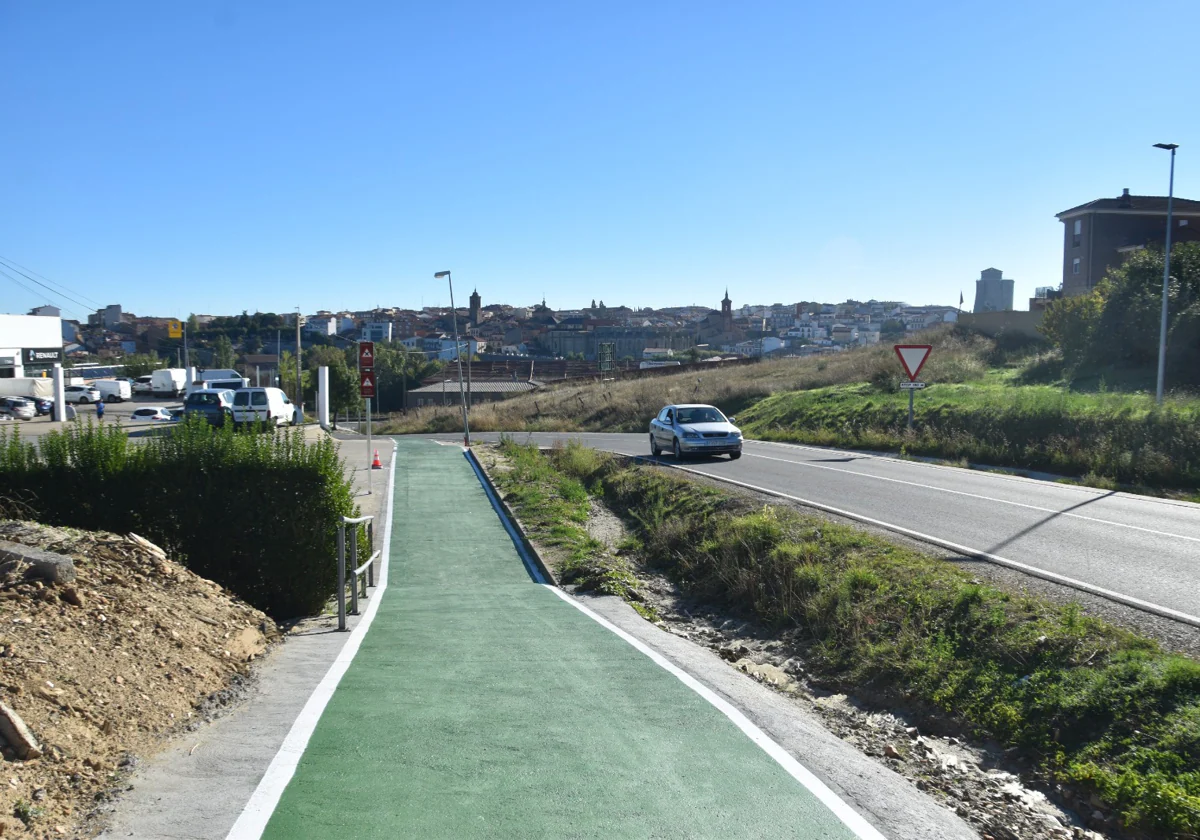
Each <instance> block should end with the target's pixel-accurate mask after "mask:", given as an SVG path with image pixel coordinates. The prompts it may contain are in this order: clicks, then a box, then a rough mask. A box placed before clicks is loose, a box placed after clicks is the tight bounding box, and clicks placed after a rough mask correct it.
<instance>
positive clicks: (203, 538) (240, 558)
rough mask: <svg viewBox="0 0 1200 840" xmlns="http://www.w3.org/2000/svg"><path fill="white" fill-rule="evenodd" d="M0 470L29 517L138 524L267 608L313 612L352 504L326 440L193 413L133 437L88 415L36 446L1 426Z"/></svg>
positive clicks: (110, 525)
mask: <svg viewBox="0 0 1200 840" xmlns="http://www.w3.org/2000/svg"><path fill="white" fill-rule="evenodd" d="M0 481H2V482H3V485H4V487H5V488H6V492H7V494H8V496H9V498H10V500H11V501H12V502H13V503H15V504H17V505H19V506H21V509H23V510H27V511H28V512H29V515H30V516H31V518H33V519H36V520H37V521H40V522H44V523H47V524H50V525H67V526H72V527H76V528H87V529H93V530H106V531H116V532H122V533H125V532H130V531H133V532H136V533H138V534H141V535H142V536H144V537H146V538H148V539H150V540H153V541H154V542H156V543H158V544H159V545H161V546H162V547H163V548H164V549H165V550H167V551H168V552H169V553H171V554H173V555H174V556H175V557H176V558H177V559H179V560H180V561H181V562H183V563H184V564H185V565H186V566H187V567H188V568H189V569H191V570H192V571H194V572H196V573H197V574H199V575H202V576H203V577H206V578H209V579H210V580H213V581H215V582H216V583H218V584H220V585H221V586H223V587H225V588H227V589H229V590H230V591H232V592H233V593H235V594H236V595H238V596H239V597H240V598H242V599H244V600H245V601H247V602H248V603H250V604H252V605H253V606H255V607H257V608H259V609H261V610H263V611H264V612H267V613H269V614H270V615H272V616H274V617H276V618H287V617H292V616H297V615H308V614H312V613H315V612H318V611H319V610H320V609H321V607H322V606H323V605H324V603H325V602H326V600H327V599H328V598H329V596H330V595H331V594H332V593H333V591H334V589H335V587H336V575H337V570H336V563H335V558H336V556H337V526H338V523H339V521H340V517H341V516H350V515H353V513H354V510H355V506H354V499H353V493H352V491H351V488H350V482H349V480H348V479H347V478H346V477H345V473H344V470H343V466H342V463H341V461H340V460H339V459H338V456H337V450H336V448H335V447H334V444H333V441H332V440H330V439H328V438H324V439H322V440H321V441H320V442H318V443H315V444H306V443H305V441H304V436H303V432H302V431H300V430H298V429H296V430H286V431H279V432H274V433H269V434H261V433H256V432H235V431H234V430H233V428H232V426H231V425H229V424H227V425H226V426H225V427H224V428H221V429H214V428H212V427H210V426H209V425H208V424H207V423H206V422H205V421H204V420H203V419H202V418H200V417H198V416H197V417H192V418H189V419H188V420H185V421H183V422H181V423H180V424H179V425H177V426H174V427H173V428H172V434H169V435H163V436H161V437H154V438H151V439H149V440H147V441H146V442H144V443H141V444H137V443H134V442H132V441H130V439H129V438H128V436H127V434H126V433H125V431H124V430H123V429H121V428H120V427H119V426H117V425H103V426H101V425H95V424H92V423H90V422H89V423H87V424H86V425H82V426H74V427H70V428H68V429H66V430H65V431H61V432H57V431H56V432H51V433H50V434H48V435H46V436H45V437H43V438H42V440H41V443H40V446H39V447H35V446H34V445H33V444H31V443H28V442H25V441H22V440H21V439H20V436H19V433H17V432H16V431H15V430H14V431H13V432H9V431H7V430H4V429H0Z"/></svg>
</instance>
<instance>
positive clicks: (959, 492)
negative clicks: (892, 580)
mask: <svg viewBox="0 0 1200 840" xmlns="http://www.w3.org/2000/svg"><path fill="white" fill-rule="evenodd" d="M743 454H745V455H747V456H749V457H751V458H761V459H763V460H764V461H779V462H780V463H782V464H792V465H793V466H797V467H808V468H810V469H814V470H829V471H831V472H835V473H841V474H842V475H853V476H856V477H858V478H873V479H875V480H876V481H890V482H892V483H893V484H907V485H908V486H909V487H920V488H921V489H923V490H936V491H938V492H940V493H950V494H952V495H955V496H966V497H967V498H970V499H979V500H980V501H983V502H995V503H996V504H1000V505H1011V506H1012V507H1019V508H1025V509H1027V510H1036V511H1040V512H1042V513H1053V514H1055V515H1057V516H1068V517H1070V518H1072V519H1083V520H1085V521H1087V522H1095V523H1097V524H1099V525H1112V526H1113V527H1115V528H1128V529H1129V530H1131V531H1141V532H1143V533H1146V534H1154V535H1155V536H1159V537H1170V538H1172V539H1177V540H1188V541H1190V542H1195V543H1200V537H1189V536H1185V535H1184V534H1173V533H1171V532H1170V531H1159V530H1156V529H1154V528H1143V527H1141V526H1140V525H1129V524H1126V523H1124V522H1114V521H1113V520H1111V519H1099V518H1097V517H1095V516H1085V515H1084V514H1082V513H1071V512H1069V511H1061V510H1056V509H1054V508H1048V507H1041V506H1039V505H1028V504H1025V503H1024V502H1013V501H1009V500H1008V499H997V498H995V497H993V496H982V495H980V494H978V493H968V492H966V491H965V490H951V489H950V488H948V487H938V486H937V485H936V484H922V483H921V482H919V481H908V480H906V479H903V478H890V477H888V476H885V475H873V474H871V473H864V472H856V471H854V470H844V469H841V468H839V467H831V466H828V465H827V464H814V463H812V462H811V461H793V460H791V459H789V458H773V457H771V456H770V455H757V454H755V453H753V452H743ZM703 475H708V473H703Z"/></svg>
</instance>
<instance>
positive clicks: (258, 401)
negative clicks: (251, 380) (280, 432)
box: [233, 388, 296, 426]
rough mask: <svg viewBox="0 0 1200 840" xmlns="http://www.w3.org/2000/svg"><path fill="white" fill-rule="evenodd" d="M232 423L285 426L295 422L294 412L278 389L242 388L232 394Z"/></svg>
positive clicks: (286, 397)
mask: <svg viewBox="0 0 1200 840" xmlns="http://www.w3.org/2000/svg"><path fill="white" fill-rule="evenodd" d="M233 422H234V423H238V424H241V423H266V424H268V425H271V426H286V425H288V424H289V423H292V424H294V423H295V422H296V410H295V407H294V406H293V405H292V401H291V400H289V399H288V396H287V394H285V393H284V392H283V391H281V390H280V389H279V388H242V389H241V390H238V391H235V392H234V394H233Z"/></svg>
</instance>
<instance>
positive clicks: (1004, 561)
mask: <svg viewBox="0 0 1200 840" xmlns="http://www.w3.org/2000/svg"><path fill="white" fill-rule="evenodd" d="M635 457H638V458H641V459H643V460H649V456H646V455H638V456H635ZM653 463H657V464H659V465H661V466H665V467H668V468H670V469H675V470H680V471H681V472H686V473H691V474H693V475H699V476H703V477H704V478H711V479H714V480H716V481H724V482H726V483H728V484H734V485H737V486H738V487H745V488H746V489H747V490H754V491H756V492H759V493H766V494H767V495H769V496H778V497H779V498H781V499H789V500H791V501H793V502H799V503H800V504H802V505H805V506H807V507H812V508H816V509H817V510H823V511H826V512H827V513H835V514H837V515H838V516H844V517H846V518H847V519H853V520H855V521H857V522H865V523H867V524H868V525H875V526H877V527H879V528H885V529H887V530H889V531H894V532H896V533H897V534H904V535H905V536H908V537H913V538H914V539H918V540H921V541H922V542H927V543H932V544H933V545H938V546H941V547H942V548H948V549H950V550H951V551H956V552H958V553H959V554H962V555H965V556H967V557H975V558H978V559H980V560H987V561H988V562H990V563H995V564H996V565H998V566H1006V567H1008V568H1010V569H1016V570H1017V571H1020V572H1024V573H1025V574H1029V575H1033V576H1034V577H1039V578H1042V579H1043V580H1048V581H1051V582H1052V583H1060V584H1062V585H1063V586H1069V587H1071V588H1072V589H1078V590H1079V591H1080V592H1087V593H1089V594H1091V595H1098V596H1100V597H1102V598H1107V599H1109V600H1110V601H1116V602H1117V603H1119V604H1125V605H1126V606H1129V607H1135V608H1137V609H1139V610H1144V611H1145V612H1149V613H1153V614H1154V615H1160V616H1162V617H1163V618H1169V619H1172V620H1174V621H1180V622H1183V623H1184V624H1190V625H1191V626H1193V627H1200V617H1197V616H1194V615H1189V614H1188V613H1185V612H1180V611H1179V610H1173V609H1171V608H1170V607H1163V606H1160V605H1158V604H1153V603H1151V602H1149V601H1143V600H1141V599H1140V598H1134V597H1133V596H1132V595H1122V594H1121V593H1120V592H1114V591H1112V590H1111V589H1104V588H1103V587H1100V586H1094V585H1093V584H1090V583H1084V582H1083V581H1081V580H1075V579H1074V578H1069V577H1066V576H1065V575H1060V574H1057V573H1055V572H1048V571H1046V570H1045V569H1039V568H1037V567H1036V566H1029V565H1026V564H1025V563H1021V562H1018V561H1016V560H1009V559H1008V558H1007V557H1000V556H999V555H996V554H989V553H988V552H986V551H980V550H979V549H976V548H970V547H968V546H965V545H959V544H958V543H953V542H950V541H949V540H944V539H942V538H941V537H934V536H930V535H929V534H922V533H921V532H920V531H914V530H912V529H911V528H905V527H903V526H902V525H893V524H892V523H890V522H884V521H882V520H880V519H872V518H871V517H869V516H863V515H862V514H860V513H852V512H851V511H848V510H842V509H841V508H835V507H833V506H832V505H827V504H823V503H821V502H814V501H811V500H809V499H802V498H800V497H799V496H792V495H790V494H788V493H782V492H780V491H778V490H771V489H768V488H766V487H759V486H758V485H756V484H748V483H746V482H744V481H737V480H735V479H732V478H726V477H725V476H721V475H713V474H712V473H706V472H701V471H700V470H695V469H692V468H690V467H681V466H677V465H675V464H668V463H666V462H664V461H655V462H653Z"/></svg>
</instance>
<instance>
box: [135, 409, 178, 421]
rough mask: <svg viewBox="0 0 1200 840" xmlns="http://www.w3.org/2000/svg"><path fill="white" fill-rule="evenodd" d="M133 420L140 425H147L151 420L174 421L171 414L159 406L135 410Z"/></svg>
mask: <svg viewBox="0 0 1200 840" xmlns="http://www.w3.org/2000/svg"><path fill="white" fill-rule="evenodd" d="M131 417H132V419H133V420H134V421H135V422H138V423H145V422H148V421H151V420H174V419H175V418H174V417H172V416H171V412H169V411H167V410H166V409H165V408H163V407H162V406H159V405H147V406H142V407H141V408H138V409H134V412H133V414H132V415H131Z"/></svg>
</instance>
